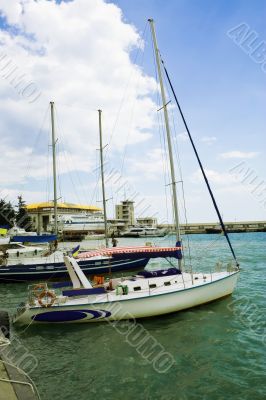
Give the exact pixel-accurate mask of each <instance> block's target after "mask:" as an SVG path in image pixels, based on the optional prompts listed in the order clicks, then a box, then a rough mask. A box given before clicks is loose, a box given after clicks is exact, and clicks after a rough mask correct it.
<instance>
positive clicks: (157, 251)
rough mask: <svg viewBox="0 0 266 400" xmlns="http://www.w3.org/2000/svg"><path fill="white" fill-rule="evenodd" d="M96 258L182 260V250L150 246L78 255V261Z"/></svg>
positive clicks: (102, 250)
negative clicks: (168, 258)
mask: <svg viewBox="0 0 266 400" xmlns="http://www.w3.org/2000/svg"><path fill="white" fill-rule="evenodd" d="M96 256H106V257H112V258H114V259H115V258H119V259H123V258H130V259H132V260H133V259H137V258H140V257H145V258H158V257H163V258H166V257H173V258H177V259H181V258H182V248H181V246H175V247H151V246H143V247H136V246H133V247H112V248H104V249H100V250H92V251H86V252H82V253H79V254H78V256H77V258H78V259H87V258H91V257H96Z"/></svg>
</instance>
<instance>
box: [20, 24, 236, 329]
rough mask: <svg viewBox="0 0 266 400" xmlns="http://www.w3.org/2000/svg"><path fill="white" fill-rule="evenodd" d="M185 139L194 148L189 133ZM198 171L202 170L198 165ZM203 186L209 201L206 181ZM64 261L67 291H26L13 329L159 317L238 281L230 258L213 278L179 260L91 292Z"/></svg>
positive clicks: (227, 291) (74, 266) (228, 290)
mask: <svg viewBox="0 0 266 400" xmlns="http://www.w3.org/2000/svg"><path fill="white" fill-rule="evenodd" d="M149 22H150V26H151V32H152V37H153V42H154V49H155V55H156V62H157V68H158V76H159V81H160V87H161V94H162V103H163V110H164V119H165V126H166V133H167V142H168V150H169V161H170V170H171V186H172V195H173V205H174V216H175V227H176V239H177V244H176V248H178V249H182V246H181V237H180V228H179V215H178V204H177V195H176V179H175V170H174V162H173V154H172V145H171V135H170V128H169V120H168V112H167V103H166V97H165V92H164V86H163V79H162V73H161V65H162V64H161V60H160V53H159V49H158V46H157V40H156V35H155V30H154V23H153V20H149ZM167 77H168V75H167ZM168 78H169V77H168ZM178 106H179V105H178ZM182 118H183V114H182ZM185 125H186V124H185ZM186 128H187V125H186ZM187 130H188V128H187ZM188 134H189V137H190V139H191V142H192V145H193V148H194V143H193V141H192V138H191V135H190V132H189V130H188ZM196 155H197V153H196ZM197 157H198V155H197ZM200 166H201V168H202V165H201V164H200ZM202 172H203V175H204V178H206V175H205V173H204V171H203V168H202ZM206 181H207V178H206ZM206 183H207V186H208V189H209V191H210V194H211V196H212V198H213V194H212V192H211V189H210V187H209V184H208V181H207V182H206ZM213 201H214V206H215V208H216V211H217V214H218V217H219V220H220V223H221V227H222V229H223V231H224V233H225V237H226V239H227V241H228V244H229V246H230V249H231V251H232V254H233V256H234V258H235V254H234V251H233V248H232V245H231V243H230V240H229V237H228V235H227V233H226V231H225V228H224V224H223V221H222V219H221V216H220V213H219V210H218V208H217V205H216V203H215V200H214V198H213ZM64 260H65V263H66V266H67V269H68V273H69V276H70V279H71V282H72V288H71V289H69V290H63V291H62V292H61V293H59V294H58V293H57V292H56V291H55V290H50V289H49V288H48V286H47V284H40V285H37V286H36V285H35V286H32V287H30V290H29V299H28V302H27V303H26V304H23V305H21V306H20V307H19V308H18V310H17V312H16V314H15V316H14V318H13V321H14V322H15V323H21V324H31V323H72V322H96V321H114V320H121V319H132V318H143V317H152V316H158V315H163V314H167V313H171V312H176V311H180V310H185V309H187V308H191V307H195V306H199V305H202V304H205V303H208V302H211V301H214V300H217V299H221V298H223V297H225V296H228V295H231V294H232V292H233V290H234V288H235V285H236V282H237V278H238V276H239V264H238V263H237V260H236V258H235V264H234V265H233V264H228V265H227V268H226V270H225V271H223V272H221V271H220V268H221V265H220V263H217V264H216V271H215V272H213V273H194V272H190V273H187V272H185V271H183V270H182V257H178V268H171V269H169V270H160V271H154V272H149V271H143V273H139V274H138V275H135V276H134V275H133V276H128V277H122V278H115V279H108V280H107V281H106V282H102V283H101V284H100V285H99V284H98V285H94V286H93V285H92V284H91V283H90V281H89V280H88V279H87V278H86V276H85V275H84V273H83V272H82V271H81V269H80V267H79V265H78V263H77V261H76V260H75V259H73V258H71V257H68V256H65V258H64Z"/></svg>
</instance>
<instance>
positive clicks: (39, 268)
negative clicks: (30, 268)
mask: <svg viewBox="0 0 266 400" xmlns="http://www.w3.org/2000/svg"><path fill="white" fill-rule="evenodd" d="M43 269H44V267H43V266H42V265H40V266H38V267H36V271H41V270H43Z"/></svg>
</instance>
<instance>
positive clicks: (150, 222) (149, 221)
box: [136, 217, 158, 228]
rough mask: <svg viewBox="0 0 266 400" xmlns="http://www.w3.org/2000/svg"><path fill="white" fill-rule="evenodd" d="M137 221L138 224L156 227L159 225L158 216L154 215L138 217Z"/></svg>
mask: <svg viewBox="0 0 266 400" xmlns="http://www.w3.org/2000/svg"><path fill="white" fill-rule="evenodd" d="M136 221H137V225H140V226H149V227H150V228H156V227H157V225H158V221H157V218H154V217H143V218H137V219H136Z"/></svg>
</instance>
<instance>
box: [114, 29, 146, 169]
mask: <svg viewBox="0 0 266 400" xmlns="http://www.w3.org/2000/svg"><path fill="white" fill-rule="evenodd" d="M146 25H147V23H146ZM143 62H144V51H143V52H142V57H141V60H140V63H139V66H140V67H143ZM141 77H142V76H141V75H140V74H139V75H138V78H137V79H135V82H134V83H136V93H137V92H138V89H139V86H140V78H141ZM136 102H137V97H135V100H134V105H133V107H132V109H131V113H130V118H129V119H128V122H129V123H128V126H129V127H130V129H128V130H127V137H126V146H125V150H124V154H123V158H122V163H121V168H120V170H121V175H123V169H124V163H125V157H126V153H127V147H128V141H129V137H130V134H131V131H132V120H133V117H134V114H135V109H136Z"/></svg>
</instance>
